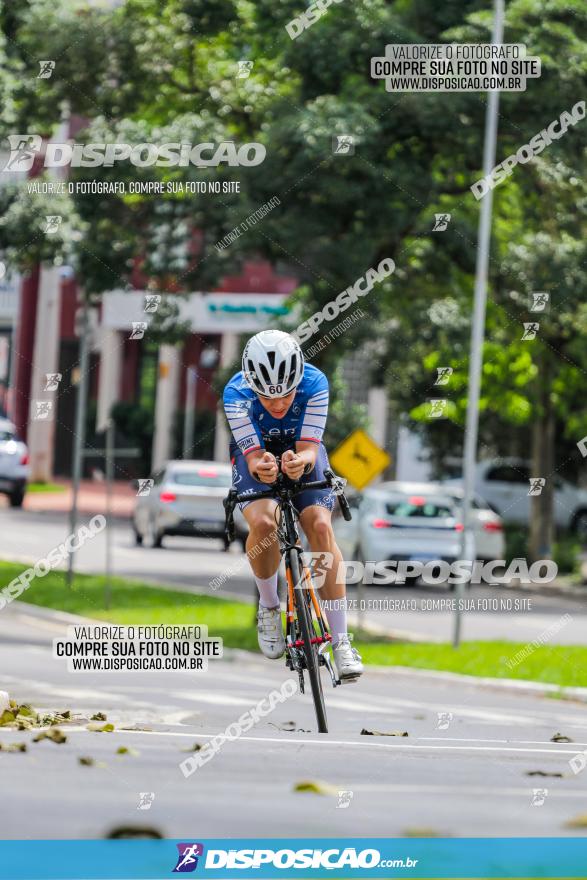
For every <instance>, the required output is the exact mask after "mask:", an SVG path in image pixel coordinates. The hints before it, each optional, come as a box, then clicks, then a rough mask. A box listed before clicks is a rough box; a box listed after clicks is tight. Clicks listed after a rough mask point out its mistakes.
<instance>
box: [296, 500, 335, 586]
mask: <svg viewBox="0 0 587 880" xmlns="http://www.w3.org/2000/svg"><path fill="white" fill-rule="evenodd" d="M300 523H301V526H302V528H303V530H304V532H305V533H306V537H307V538H308V541H309V543H310V547H311V549H312V550H313V551H314V552H315V553H320V552H322V553H332V557H333V558H332V565H331V566H329V567H328V568H327V569H326V572H325V575H326V576H325V578H324V583H323V584H322V586H321V587H320V598H321V599H342V598H344V596H345V595H346V584H345V582H344V579H342V583H340V584H338V583H337V582H336V576H337V573H338V571H339V564H340V563H341V562H342V561H343V559H342V553H341V552H340V550H339V548H338V544H337V543H336V539H335V537H334V531H333V530H332V514H331V513H330V511H329V510H327V509H326V508H325V507H320V505H318V504H312V505H311V506H310V507H306V508H305V509H304V510H302V512H301V513H300ZM340 571H343V568H340Z"/></svg>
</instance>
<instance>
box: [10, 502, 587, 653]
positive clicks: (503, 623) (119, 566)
mask: <svg viewBox="0 0 587 880" xmlns="http://www.w3.org/2000/svg"><path fill="white" fill-rule="evenodd" d="M88 519H89V517H85V519H84V518H80V522H85V521H87V520H88ZM68 530H69V527H68V521H67V519H66V517H64V516H62V515H56V514H51V515H49V514H38V513H31V512H27V511H23V510H17V511H14V510H9V509H0V558H3V559H17V560H22V561H26V562H35V561H36V560H37V559H39V558H41V557H43V556H44V555H45V554H46V553H47V552H48V551H49V550H50V549H51V548H52V547H55V546H57V545H58V544H59V543H61V542H62V541H63V540H64V538H65V536H66V535H67V534H68ZM104 557H105V537H104V533H101V534H99V535H98V536H97V537H96V538H94V539H93V540H92V541H89V542H88V543H86V544H85V545H84V547H83V548H82V550H81V552H79V553H78V555H77V560H76V566H77V568H78V570H79V571H82V572H89V573H100V572H103V571H104ZM113 560H114V562H113V565H114V573H115V574H118V575H120V576H122V577H130V578H137V579H139V580H144V581H150V582H154V583H163V584H171V585H174V586H179V587H182V588H184V589H197V590H199V591H208V590H210V591H211V592H212V590H211V587H210V584H211V582H212V581H213V580H214V578H217V577H220V578H222V579H223V583H222V586H221V587H220V588H219V589H218V590H216V591H214V595H218V596H236V597H238V598H241V599H242V598H244V599H251V600H252V597H253V591H254V587H253V582H252V579H251V576H250V573H249V567H248V563H247V559H246V557H245V555H244V554H243V553H242V552H240V548H238V546H237V545H236V544H234V545H233V547H232V548H231V551H230V552H229V553H224V552H222V550H221V542H220V541H216V540H205V539H190V538H166V539H165V547H164V548H162V549H159V550H148V549H144V548H142V547H136V546H135V544H134V540H133V536H132V532H131V529H130V526H129V525H127V524H126V523H124V522H121V521H115V524H114V526H113ZM224 578H226V580H224ZM348 592H349V598H350V600H351V615H350V618H351V625H356V622H357V613H358V608H359V603H358V599H357V590H356V588H355V587H350V588H349V591H348ZM360 598H361V600H362V601H364V603H365V611H364V620H366V621H367V622H368V623H369V624H370V625H371V626H375V627H378V628H379V629H381V630H383V631H386V632H393V633H396V634H398V635H406V636H408V637H410V638H420V639H423V640H426V641H435V640H437V641H446V640H450V639H451V637H452V628H453V619H454V615H453V613H452V611H451V610H446V608H445V609H444V610H443V609H438V608H434V607H432V606H431V605H430V603H431V602H432V601H434V600H436V601H438V600H442V599H444V600H447V599H452V598H453V594H451V593H449V592H448V591H447V589H446V588H445V587H442V586H440V587H435V586H428V587H424V586H422V587H419V588H415V589H412V588H407V587H393V586H387V587H365V588H363V591H362V594H361V597H360ZM394 599H400V600H413V601H415V602H416V610H410V609H409V608H408V610H394V609H393V607H390V604H389V603H390V600H394ZM496 599H497V600H498V602H499V606H500V609H501V606H502V602H503V604H504V608H505V609H507V606H508V604H509V603H510V602H511V603H512V604H513V605H515V601H516V600H518V601H519V603H520V607H521V610H519V611H516V610H497V611H494V610H492V608H491V605H490V606H489V608H486V607H484V604H486V603H487V602H491V601H493V600H496ZM467 600H468V601H470V600H472V601H473V603H474V606H475V607H474V609H473V610H470V611H467V612H466V613H465V614H464V616H463V629H462V633H463V638H465V639H508V640H512V641H517V642H524V643H525V642H530V641H532V640H533V639H538V638H546V640H547V641H548V642H549V643H550V644H587V625H586V624H587V602H586V601H585V600H583V599H581V598H574V597H570V596H565V595H561V596H552V595H545V594H544V593H541V592H540V591H538V590H536V591H534V592H529V591H527V590H513V589H511V588H507V587H473V588H471V589H470V590H468V591H467ZM564 615H569V617H568V618H564ZM562 618H564V620H562ZM553 625H555V627H558V626H559V625H560V628H559V629H558V631H556V632H554V631H553V632H548V630H549V627H552V626H553Z"/></svg>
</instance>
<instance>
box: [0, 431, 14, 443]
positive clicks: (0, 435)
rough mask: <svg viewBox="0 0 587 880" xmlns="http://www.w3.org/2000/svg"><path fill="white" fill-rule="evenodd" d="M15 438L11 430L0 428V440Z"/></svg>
mask: <svg viewBox="0 0 587 880" xmlns="http://www.w3.org/2000/svg"><path fill="white" fill-rule="evenodd" d="M15 439H16V438H15V436H14V434H13V433H12V432H11V431H3V430H0V442H1V441H3V440H4V441H6V440H15Z"/></svg>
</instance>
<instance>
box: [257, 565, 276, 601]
mask: <svg viewBox="0 0 587 880" xmlns="http://www.w3.org/2000/svg"><path fill="white" fill-rule="evenodd" d="M278 571H279V569H278V570H277V571H276V572H275V574H272V575H271V577H268V578H258V577H257V575H255V583H256V584H257V589H258V590H259V604H260V605H262V606H263V607H264V608H275V607H276V606H277V605H279V595H278V593H277V573H278Z"/></svg>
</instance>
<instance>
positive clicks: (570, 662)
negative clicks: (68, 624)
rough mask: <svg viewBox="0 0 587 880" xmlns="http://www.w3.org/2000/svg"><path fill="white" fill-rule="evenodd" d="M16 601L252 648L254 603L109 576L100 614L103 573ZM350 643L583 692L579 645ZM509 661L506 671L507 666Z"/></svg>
mask: <svg viewBox="0 0 587 880" xmlns="http://www.w3.org/2000/svg"><path fill="white" fill-rule="evenodd" d="M25 567H26V566H24V565H23V564H19V563H12V562H0V588H1V587H2V586H6V585H7V584H8V583H9V582H10V581H11V580H12V579H13V578H15V577H17V576H18V575H19V574H20V572H21V571H23V569H24V568H25ZM22 599H23V601H25V602H30V603H32V604H34V605H41V606H43V607H46V608H56V609H59V610H61V611H68V612H70V613H72V614H80V615H82V616H85V617H93V618H96V619H99V620H105V621H109V622H112V623H121V624H159V623H166V624H183V625H186V624H205V625H207V626H208V628H209V633H210V635H213V636H221V637H222V638H223V639H224V644H225V646H226V647H227V648H242V649H244V650H248V651H257V637H256V632H255V626H254V609H253V606H252V605H250V604H246V603H244V602H235V601H232V600H229V599H222V598H219V597H218V596H213V595H200V594H194V593H185V592H180V591H178V590H173V589H162V588H158V587H153V586H151V585H149V584H145V583H141V582H139V581H128V580H123V579H121V578H114V579H113V581H112V601H111V605H110V608H109V609H108V610H107V609H106V608H105V603H104V578H103V577H102V576H92V575H77V576H76V578H75V582H74V586H73V588H72V589H68V588H67V585H66V583H65V578H64V574H63V572H51V573H50V574H48V575H46V577H44V578H37V579H36V580H34V581H33V582H32V584H31V586H30V588H29V589H28V590H26V591H25V593H23V595H22ZM0 613H1V612H0ZM355 642H356V646H357V647H358V649H359V651H360V652H361V654H362V656H363V659H364V660H365V662H366V663H367V664H371V665H379V666H411V667H414V668H416V669H434V670H443V671H448V672H458V673H462V674H465V675H472V676H487V677H490V678H513V679H525V680H534V681H541V682H548V683H550V684H556V685H560V686H573V687H587V647H583V646H580V645H543V646H540V647H537V648H535V649H533V650H531V651H530V653H529V654H528V656H527V657H525V658H523V659H521V660H519V661H517V660H516V657H515V655H516V653H517V652H518V651H522V650H524V649H527V648H528V646H527V645H526V644H525V643H521V642H507V641H476V642H463V644H462V645H461V647H460V648H458V649H457V650H455V649H454V648H452V646H451V645H449V644H436V643H435V644H422V643H418V644H413V643H408V642H399V641H385V640H382V639H381V638H380V637H375V636H372V635H368V634H366V633H363V634H357V637H356V640H355ZM508 660H510V662H511V666H508V665H507V661H508Z"/></svg>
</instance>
